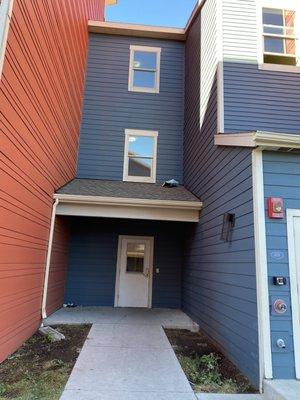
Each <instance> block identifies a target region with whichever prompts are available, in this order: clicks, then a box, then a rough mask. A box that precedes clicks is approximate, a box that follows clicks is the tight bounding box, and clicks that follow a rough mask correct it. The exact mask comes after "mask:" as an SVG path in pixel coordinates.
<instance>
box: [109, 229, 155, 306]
mask: <svg viewBox="0 0 300 400" xmlns="http://www.w3.org/2000/svg"><path fill="white" fill-rule="evenodd" d="M153 244H154V239H153V237H147V236H122V235H121V236H119V245H118V261H117V274H116V291H115V307H140V308H151V304H152V276H153Z"/></svg>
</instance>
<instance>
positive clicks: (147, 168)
mask: <svg viewBox="0 0 300 400" xmlns="http://www.w3.org/2000/svg"><path fill="white" fill-rule="evenodd" d="M151 170H152V158H137V157H129V159H128V176H142V177H145V178H151Z"/></svg>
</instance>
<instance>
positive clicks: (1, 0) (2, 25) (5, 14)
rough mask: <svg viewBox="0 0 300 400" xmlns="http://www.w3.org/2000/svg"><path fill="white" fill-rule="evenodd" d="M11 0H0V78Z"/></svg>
mask: <svg viewBox="0 0 300 400" xmlns="http://www.w3.org/2000/svg"><path fill="white" fill-rule="evenodd" d="M12 6H13V0H0V78H1V74H2V68H3V63H4V55H5V49H6V42H7V35H8V28H9V23H10V17H11V13H12Z"/></svg>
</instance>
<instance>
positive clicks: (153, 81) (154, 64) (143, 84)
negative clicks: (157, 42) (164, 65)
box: [128, 45, 161, 93]
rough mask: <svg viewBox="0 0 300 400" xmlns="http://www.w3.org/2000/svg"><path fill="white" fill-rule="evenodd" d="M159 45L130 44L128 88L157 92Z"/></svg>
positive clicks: (158, 81) (144, 91)
mask: <svg viewBox="0 0 300 400" xmlns="http://www.w3.org/2000/svg"><path fill="white" fill-rule="evenodd" d="M160 57H161V48H160V47H147V46H133V45H132V46H130V61H129V77H128V90H129V91H131V92H143V93H159V87H160Z"/></svg>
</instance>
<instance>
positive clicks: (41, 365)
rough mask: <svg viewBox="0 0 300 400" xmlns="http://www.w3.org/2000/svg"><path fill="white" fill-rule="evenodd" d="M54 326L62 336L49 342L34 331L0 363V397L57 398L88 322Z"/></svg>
mask: <svg viewBox="0 0 300 400" xmlns="http://www.w3.org/2000/svg"><path fill="white" fill-rule="evenodd" d="M56 329H57V330H58V331H59V332H61V333H63V334H64V335H65V336H66V340H62V341H60V342H52V341H51V340H50V339H49V338H48V337H45V336H41V335H40V334H38V333H36V334H35V335H34V336H32V337H31V338H30V339H29V340H28V341H27V342H26V343H24V345H23V346H22V347H21V348H20V349H19V350H17V351H16V352H15V353H14V354H13V355H11V356H10V357H9V358H8V359H7V360H5V361H4V362H3V363H2V364H0V400H4V399H17V400H56V399H59V397H60V395H61V393H62V391H63V389H64V386H65V384H66V382H67V380H68V377H69V375H70V373H71V371H72V368H73V366H74V364H75V362H76V360H77V358H78V355H79V353H80V350H81V348H82V346H83V343H84V342H85V339H86V337H87V335H88V332H89V330H90V325H74V326H72V325H63V326H58V327H56Z"/></svg>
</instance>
